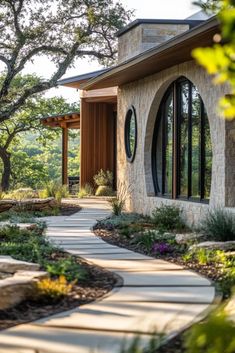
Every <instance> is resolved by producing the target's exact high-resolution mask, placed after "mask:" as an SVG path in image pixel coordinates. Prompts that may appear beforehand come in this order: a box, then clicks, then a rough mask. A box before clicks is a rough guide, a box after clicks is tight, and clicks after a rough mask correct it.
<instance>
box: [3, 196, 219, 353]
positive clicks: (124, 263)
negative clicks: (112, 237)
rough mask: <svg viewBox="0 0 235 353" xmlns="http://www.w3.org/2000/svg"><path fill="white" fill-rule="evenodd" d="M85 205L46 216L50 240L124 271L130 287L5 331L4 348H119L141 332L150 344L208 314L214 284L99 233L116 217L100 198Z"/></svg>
mask: <svg viewBox="0 0 235 353" xmlns="http://www.w3.org/2000/svg"><path fill="white" fill-rule="evenodd" d="M79 203H80V204H81V206H82V207H83V209H82V211H81V212H79V213H76V214H74V215H72V216H69V217H62V216H60V217H48V218H47V219H46V220H47V223H48V231H47V235H48V237H49V238H50V240H51V241H53V242H55V243H56V244H58V245H60V246H61V247H63V248H64V249H65V250H66V251H68V252H70V253H72V254H76V255H78V256H81V257H83V258H85V259H86V260H89V261H91V262H93V263H95V264H97V265H100V266H103V267H105V268H106V269H108V270H110V271H113V272H116V273H117V274H118V275H120V276H121V277H122V278H123V286H119V287H116V288H114V290H113V291H112V292H111V293H109V294H108V295H107V296H106V297H105V298H103V299H102V300H101V301H97V302H94V303H91V304H87V305H84V306H81V307H80V308H76V309H74V310H70V311H67V312H63V313H61V314H57V315H54V316H50V317H48V318H46V319H42V320H39V321H37V322H34V323H31V324H27V325H21V326H17V327H15V328H12V329H9V330H6V331H3V332H1V333H0V352H2V353H3V352H4V353H5V352H14V353H15V352H21V353H23V352H24V353H33V352H37V353H43V352H53V353H91V352H93V353H95V352H96V353H97V352H99V353H111V352H112V353H116V352H117V353H119V352H120V347H121V345H122V343H123V339H124V338H125V340H127V341H128V340H132V339H133V337H135V336H136V335H137V334H138V335H141V338H142V342H143V345H145V344H146V342H147V341H148V340H149V338H150V334H151V333H152V332H153V331H157V332H165V333H166V334H167V335H168V336H171V335H175V334H176V333H178V332H179V331H181V330H183V329H184V328H185V327H187V326H189V325H191V324H192V323H193V322H194V321H196V320H199V319H200V318H202V317H203V316H204V315H205V313H206V312H207V310H208V309H209V307H210V306H211V304H212V303H213V302H214V299H215V289H214V287H213V286H212V285H211V283H210V282H209V281H208V280H207V279H205V278H203V277H201V276H199V275H198V274H196V273H194V272H191V271H188V270H186V269H183V268H182V267H180V266H177V265H175V264H172V263H168V262H165V261H162V260H156V259H153V258H151V257H148V256H144V255H141V254H137V253H134V252H132V251H129V250H126V249H124V248H119V247H117V246H112V245H110V244H107V243H105V242H104V241H102V240H101V239H100V238H98V237H96V236H95V235H94V234H93V232H92V231H91V230H90V229H91V227H92V226H93V225H94V224H95V223H96V220H97V219H102V218H104V217H106V216H108V215H109V214H110V210H109V208H108V205H107V203H106V202H104V201H97V200H81V202H79ZM13 347H15V348H13ZM16 347H17V348H16Z"/></svg>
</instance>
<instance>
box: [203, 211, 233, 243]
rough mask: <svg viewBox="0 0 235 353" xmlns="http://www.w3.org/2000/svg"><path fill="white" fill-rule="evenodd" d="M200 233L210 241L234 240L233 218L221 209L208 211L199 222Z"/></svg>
mask: <svg viewBox="0 0 235 353" xmlns="http://www.w3.org/2000/svg"><path fill="white" fill-rule="evenodd" d="M201 231H202V232H203V234H205V235H206V236H207V238H208V239H210V240H217V241H229V240H235V216H234V215H233V214H231V213H229V212H227V211H226V210H223V209H221V208H215V209H213V210H210V211H209V212H208V213H207V215H206V217H205V218H204V220H203V221H202V222H201Z"/></svg>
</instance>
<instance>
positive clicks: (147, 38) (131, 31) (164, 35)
mask: <svg viewBox="0 0 235 353" xmlns="http://www.w3.org/2000/svg"><path fill="white" fill-rule="evenodd" d="M201 22H202V21H197V20H188V19H186V20H144V19H139V20H135V21H133V22H131V23H130V24H129V25H127V26H126V27H124V28H123V29H121V30H120V31H119V32H118V33H117V37H118V63H122V62H124V61H126V60H128V59H131V58H133V57H134V56H136V55H138V54H140V53H143V52H144V51H146V50H148V49H150V48H153V47H156V46H158V45H160V44H162V43H164V42H166V41H168V40H169V39H171V38H173V37H175V36H177V35H179V34H181V33H183V32H185V31H188V30H189V29H190V28H192V27H194V26H196V25H198V24H200V23H201Z"/></svg>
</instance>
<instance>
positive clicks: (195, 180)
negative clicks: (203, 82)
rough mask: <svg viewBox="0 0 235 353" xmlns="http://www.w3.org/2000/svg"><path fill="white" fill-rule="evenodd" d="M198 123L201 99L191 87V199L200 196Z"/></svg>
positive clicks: (195, 89) (193, 87)
mask: <svg viewBox="0 0 235 353" xmlns="http://www.w3.org/2000/svg"><path fill="white" fill-rule="evenodd" d="M200 121H201V98H200V95H199V93H198V90H197V88H196V87H195V86H192V179H191V180H192V192H191V196H192V197H199V196H200V128H201V127H200Z"/></svg>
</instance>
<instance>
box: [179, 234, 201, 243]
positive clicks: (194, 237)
mask: <svg viewBox="0 0 235 353" xmlns="http://www.w3.org/2000/svg"><path fill="white" fill-rule="evenodd" d="M203 238H204V235H203V234H200V233H185V234H176V235H175V241H176V243H177V244H187V243H189V242H196V241H198V240H202V239H203Z"/></svg>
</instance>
